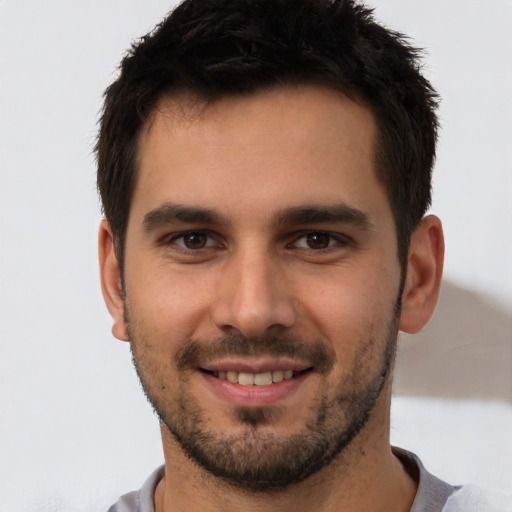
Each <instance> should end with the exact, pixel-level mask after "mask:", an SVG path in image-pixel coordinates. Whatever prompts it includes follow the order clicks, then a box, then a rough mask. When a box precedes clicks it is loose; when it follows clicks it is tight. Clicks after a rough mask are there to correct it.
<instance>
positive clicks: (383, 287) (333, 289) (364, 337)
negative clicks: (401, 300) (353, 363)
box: [302, 266, 399, 358]
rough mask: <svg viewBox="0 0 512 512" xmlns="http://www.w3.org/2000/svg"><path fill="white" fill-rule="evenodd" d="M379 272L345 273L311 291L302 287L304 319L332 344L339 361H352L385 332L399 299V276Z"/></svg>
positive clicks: (369, 268) (377, 270)
mask: <svg viewBox="0 0 512 512" xmlns="http://www.w3.org/2000/svg"><path fill="white" fill-rule="evenodd" d="M379 270H380V269H379V267H375V266H373V267H372V266H368V267H367V268H366V269H365V270H363V269H361V270H360V271H357V270H356V269H344V271H343V272H338V273H336V275H335V274H334V273H333V275H330V276H327V278H326V279H323V280H322V281H321V282H318V281H317V282H316V283H315V287H314V288H311V286H307V283H305V284H306V286H305V287H304V289H303V291H302V296H303V297H304V300H303V301H302V305H303V317H304V319H305V321H306V322H310V323H312V324H313V326H312V327H313V329H314V330H315V331H316V332H317V333H320V335H321V336H322V337H324V338H325V339H327V340H328V341H330V342H331V343H332V344H333V346H334V348H335V350H336V352H337V353H338V357H341V358H346V357H350V354H351V355H352V357H354V356H355V353H356V351H357V349H358V347H359V346H360V345H361V344H363V343H365V342H367V341H369V340H370V339H372V338H379V337H380V333H381V332H382V331H387V326H388V325H389V322H390V321H391V319H392V318H393V311H394V304H395V300H396V297H397V295H398V288H399V275H398V274H397V275H394V273H393V274H389V275H387V274H386V273H385V272H380V271H379ZM310 284H311V285H312V283H310ZM312 289H314V290H315V293H312V292H311V290H312ZM307 290H309V293H306V292H307Z"/></svg>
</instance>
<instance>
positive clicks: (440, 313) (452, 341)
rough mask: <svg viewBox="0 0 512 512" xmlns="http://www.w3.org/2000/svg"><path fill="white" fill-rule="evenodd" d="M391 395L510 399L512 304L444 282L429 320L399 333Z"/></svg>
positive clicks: (510, 400)
mask: <svg viewBox="0 0 512 512" xmlns="http://www.w3.org/2000/svg"><path fill="white" fill-rule="evenodd" d="M394 394H395V395H415V396H431V397H438V398H457V399H462V398H468V399H484V400H505V401H508V402H509V403H512V308H511V310H510V311H508V312H507V311H505V310H504V309H500V307H499V306H496V305H493V304H492V302H491V301H490V300H488V299H486V298H485V297H484V296H482V295H478V294H477V293H475V292H472V291H470V290H466V289H464V288H461V287H459V286H457V285H455V284H453V283H450V282H449V281H444V282H443V287H442V290H441V297H440V299H439V304H438V306H437V309H436V312H435V315H434V317H433V318H432V320H431V321H430V323H429V324H428V325H427V326H426V327H425V329H423V331H422V332H420V333H418V334H415V335H413V336H411V335H407V334H401V335H400V341H399V349H398V357H397V368H396V372H395V384H394Z"/></svg>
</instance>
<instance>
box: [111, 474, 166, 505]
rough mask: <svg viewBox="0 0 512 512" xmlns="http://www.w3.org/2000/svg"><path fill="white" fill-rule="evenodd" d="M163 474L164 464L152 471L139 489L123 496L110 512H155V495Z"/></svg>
mask: <svg viewBox="0 0 512 512" xmlns="http://www.w3.org/2000/svg"><path fill="white" fill-rule="evenodd" d="M163 476H164V466H160V467H159V468H157V469H156V470H155V471H153V473H151V475H150V476H149V478H148V479H147V480H146V481H145V482H144V484H143V485H142V487H141V488H140V489H139V490H138V491H133V492H129V493H128V494H124V495H123V496H121V497H120V498H119V499H118V500H117V502H116V503H114V505H112V506H111V507H110V508H109V509H108V512H155V505H154V501H153V496H154V494H155V489H156V486H157V485H158V482H160V480H161V479H162V477H163Z"/></svg>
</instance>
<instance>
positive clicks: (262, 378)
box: [254, 372, 272, 386]
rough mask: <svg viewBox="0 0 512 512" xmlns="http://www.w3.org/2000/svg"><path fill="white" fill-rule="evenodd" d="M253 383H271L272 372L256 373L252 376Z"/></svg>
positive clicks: (265, 384) (259, 384)
mask: <svg viewBox="0 0 512 512" xmlns="http://www.w3.org/2000/svg"><path fill="white" fill-rule="evenodd" d="M254 384H256V386H268V385H269V384H272V372H265V373H257V374H256V375H255V376H254Z"/></svg>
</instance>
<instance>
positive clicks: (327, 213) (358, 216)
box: [277, 204, 375, 230]
mask: <svg viewBox="0 0 512 512" xmlns="http://www.w3.org/2000/svg"><path fill="white" fill-rule="evenodd" d="M277 220H278V223H279V224H322V223H344V224H352V225H354V226H356V227H359V228H361V229H368V230H369V229H373V228H374V227H375V225H374V223H373V222H372V221H371V220H370V217H369V216H368V215H367V214H366V213H365V212H363V211H362V210H359V209H357V208H353V207H351V206H348V205H345V204H336V205H326V206H317V205H311V206H307V205H306V206H299V207H296V208H288V209H286V210H284V211H283V212H281V213H280V214H279V215H278V219H277Z"/></svg>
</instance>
